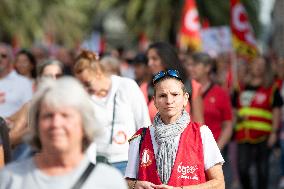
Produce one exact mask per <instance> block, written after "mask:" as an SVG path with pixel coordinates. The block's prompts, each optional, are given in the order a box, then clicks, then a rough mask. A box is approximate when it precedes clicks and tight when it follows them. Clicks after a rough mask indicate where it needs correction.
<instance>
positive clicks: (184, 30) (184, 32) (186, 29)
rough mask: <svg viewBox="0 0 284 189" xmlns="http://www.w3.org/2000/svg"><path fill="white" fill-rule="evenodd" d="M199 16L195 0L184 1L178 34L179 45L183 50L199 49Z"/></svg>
mask: <svg viewBox="0 0 284 189" xmlns="http://www.w3.org/2000/svg"><path fill="white" fill-rule="evenodd" d="M199 32H200V23H199V15H198V11H197V8H196V4H195V0H185V4H184V8H183V13H182V20H181V27H180V33H179V45H180V47H181V48H183V49H187V48H193V49H195V50H200V49H201V38H200V33H199Z"/></svg>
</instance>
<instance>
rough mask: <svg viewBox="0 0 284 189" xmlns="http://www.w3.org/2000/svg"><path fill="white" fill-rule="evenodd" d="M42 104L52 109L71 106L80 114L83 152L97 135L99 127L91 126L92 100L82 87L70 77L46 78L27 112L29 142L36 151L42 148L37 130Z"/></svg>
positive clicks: (92, 121) (92, 117)
mask: <svg viewBox="0 0 284 189" xmlns="http://www.w3.org/2000/svg"><path fill="white" fill-rule="evenodd" d="M42 103H47V104H49V105H51V106H52V107H54V108H57V107H61V106H71V107H73V108H75V109H76V110H78V111H79V112H80V114H81V117H82V120H83V125H82V127H83V132H84V138H83V141H82V149H83V150H86V148H87V147H88V146H89V145H90V143H91V142H92V141H93V140H94V138H95V136H97V134H98V133H99V127H96V126H94V125H93V123H94V122H95V121H94V119H95V118H94V108H93V106H92V100H91V98H90V97H89V95H88V94H87V92H86V91H85V90H84V88H83V86H82V85H81V84H80V83H79V82H78V81H77V80H76V79H74V78H72V77H62V78H60V79H58V80H52V79H49V78H47V79H45V80H44V81H43V82H42V83H41V85H40V86H39V88H38V90H37V92H36V93H35V95H34V97H33V99H32V101H31V106H30V112H29V122H28V124H29V126H30V128H31V131H32V132H31V137H30V138H29V140H30V142H31V143H32V144H33V146H34V147H35V148H36V149H37V150H41V148H42V145H41V142H40V138H39V129H38V119H39V112H40V111H41V105H42Z"/></svg>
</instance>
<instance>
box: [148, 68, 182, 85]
mask: <svg viewBox="0 0 284 189" xmlns="http://www.w3.org/2000/svg"><path fill="white" fill-rule="evenodd" d="M164 77H173V78H176V79H178V80H182V79H181V77H180V75H179V72H178V71H177V70H167V71H160V72H158V73H157V74H156V75H154V78H153V84H154V85H155V84H156V83H157V82H158V81H160V80H161V79H162V78H164Z"/></svg>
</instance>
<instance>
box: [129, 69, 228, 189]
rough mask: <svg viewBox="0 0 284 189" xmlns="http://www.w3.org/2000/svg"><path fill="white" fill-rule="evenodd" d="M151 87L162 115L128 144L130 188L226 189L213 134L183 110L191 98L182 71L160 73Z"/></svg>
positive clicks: (159, 112)
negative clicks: (182, 77) (181, 74)
mask: <svg viewBox="0 0 284 189" xmlns="http://www.w3.org/2000/svg"><path fill="white" fill-rule="evenodd" d="M153 85H154V97H153V99H154V103H155V106H156V107H157V109H158V113H157V114H156V116H155V118H154V122H153V124H152V125H151V126H150V127H148V128H145V129H139V130H138V131H137V132H136V133H135V134H134V135H133V137H132V138H131V139H130V141H129V142H130V147H129V158H128V164H127V168H126V173H125V177H126V179H127V182H128V186H129V188H131V189H135V188H136V189H138V188H139V189H148V188H155V189H156V188H161V189H162V188H163V189H182V188H183V189H190V188H196V189H198V188H200V189H204V188H212V189H214V188H216V189H217V188H218V189H223V188H225V184H224V175H223V171H222V164H223V162H224V160H223V157H222V155H221V153H220V150H219V148H218V146H217V143H216V141H215V140H214V137H213V135H212V133H211V131H210V129H209V128H208V127H207V126H205V125H201V124H199V123H196V122H193V121H192V120H191V117H190V116H189V114H188V113H187V112H186V111H185V106H186V104H187V101H188V93H187V92H186V90H185V86H184V83H183V81H182V79H181V77H180V75H179V73H178V71H177V70H166V71H161V72H158V73H157V74H156V75H154V77H153Z"/></svg>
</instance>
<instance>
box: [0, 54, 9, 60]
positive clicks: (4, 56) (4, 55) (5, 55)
mask: <svg viewBox="0 0 284 189" xmlns="http://www.w3.org/2000/svg"><path fill="white" fill-rule="evenodd" d="M0 56H1V58H3V59H4V58H7V57H8V55H7V54H0Z"/></svg>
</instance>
